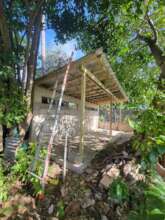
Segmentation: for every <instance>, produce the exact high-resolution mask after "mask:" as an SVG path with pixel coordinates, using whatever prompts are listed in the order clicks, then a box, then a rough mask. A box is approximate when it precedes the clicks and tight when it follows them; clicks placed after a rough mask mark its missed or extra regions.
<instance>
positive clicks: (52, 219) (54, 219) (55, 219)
mask: <svg viewBox="0 0 165 220" xmlns="http://www.w3.org/2000/svg"><path fill="white" fill-rule="evenodd" d="M50 220H59V219H58V218H56V217H51V218H50Z"/></svg>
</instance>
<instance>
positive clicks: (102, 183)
mask: <svg viewBox="0 0 165 220" xmlns="http://www.w3.org/2000/svg"><path fill="white" fill-rule="evenodd" d="M112 182H113V179H112V178H111V177H109V176H108V175H107V174H105V175H103V177H102V179H101V180H100V183H99V186H100V187H104V188H106V189H107V188H108V187H109V185H110V184H111V183H112Z"/></svg>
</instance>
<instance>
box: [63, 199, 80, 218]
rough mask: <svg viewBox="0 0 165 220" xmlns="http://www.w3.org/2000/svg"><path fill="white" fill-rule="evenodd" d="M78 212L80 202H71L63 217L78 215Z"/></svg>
mask: <svg viewBox="0 0 165 220" xmlns="http://www.w3.org/2000/svg"><path fill="white" fill-rule="evenodd" d="M80 210H81V206H80V202H79V201H72V202H70V203H69V205H68V206H67V207H66V209H65V215H66V216H71V215H79V213H80Z"/></svg>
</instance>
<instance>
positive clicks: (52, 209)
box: [48, 204, 54, 215]
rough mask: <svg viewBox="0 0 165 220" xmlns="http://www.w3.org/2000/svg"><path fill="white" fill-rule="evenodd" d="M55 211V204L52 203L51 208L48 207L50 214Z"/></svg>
mask: <svg viewBox="0 0 165 220" xmlns="http://www.w3.org/2000/svg"><path fill="white" fill-rule="evenodd" d="M53 211H54V205H53V204H51V205H50V207H49V209H48V213H49V215H51V214H53Z"/></svg>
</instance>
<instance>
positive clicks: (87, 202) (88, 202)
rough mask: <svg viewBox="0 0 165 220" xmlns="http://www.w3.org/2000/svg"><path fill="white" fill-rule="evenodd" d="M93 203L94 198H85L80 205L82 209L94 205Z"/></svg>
mask: <svg viewBox="0 0 165 220" xmlns="http://www.w3.org/2000/svg"><path fill="white" fill-rule="evenodd" d="M94 205H95V200H94V199H90V198H87V199H85V200H84V201H83V204H82V207H83V208H84V209H86V208H88V207H90V206H94Z"/></svg>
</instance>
